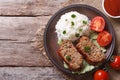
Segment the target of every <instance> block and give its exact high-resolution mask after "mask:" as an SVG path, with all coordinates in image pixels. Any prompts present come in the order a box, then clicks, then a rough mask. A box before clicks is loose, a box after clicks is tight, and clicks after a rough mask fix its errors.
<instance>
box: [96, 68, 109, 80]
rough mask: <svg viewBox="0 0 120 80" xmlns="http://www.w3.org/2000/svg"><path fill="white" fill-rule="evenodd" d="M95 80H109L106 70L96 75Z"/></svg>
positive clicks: (97, 72) (99, 71)
mask: <svg viewBox="0 0 120 80" xmlns="http://www.w3.org/2000/svg"><path fill="white" fill-rule="evenodd" d="M94 80H109V75H108V73H107V72H106V71H104V70H98V71H96V72H95V73H94Z"/></svg>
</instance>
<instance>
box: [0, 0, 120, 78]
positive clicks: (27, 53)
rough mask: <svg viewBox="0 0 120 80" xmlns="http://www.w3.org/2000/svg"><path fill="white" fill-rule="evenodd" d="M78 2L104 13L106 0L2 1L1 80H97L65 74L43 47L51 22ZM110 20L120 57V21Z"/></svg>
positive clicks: (0, 28) (0, 0) (0, 30)
mask: <svg viewBox="0 0 120 80" xmlns="http://www.w3.org/2000/svg"><path fill="white" fill-rule="evenodd" d="M76 3H77V4H86V5H91V6H93V7H95V8H97V9H99V10H100V11H102V12H103V9H102V6H101V4H102V0H0V34H1V35H0V66H1V67H0V80H88V78H89V80H93V79H92V76H93V75H87V76H84V77H76V76H69V75H66V74H64V73H62V72H61V71H59V70H58V69H57V68H56V67H55V66H54V65H53V64H52V63H51V62H50V61H49V59H48V58H47V56H46V53H45V51H44V47H43V32H44V29H45V25H46V24H47V21H48V20H49V19H50V17H51V16H52V15H53V14H54V13H55V12H56V11H58V10H59V9H60V8H62V7H64V6H67V5H70V4H76ZM103 13H104V12H103ZM108 18H109V17H108ZM109 20H110V21H111V23H112V24H113V27H114V30H115V34H116V48H115V52H116V53H119V54H120V19H111V18H109ZM119 54H118V55H119ZM107 68H108V72H109V74H110V76H111V77H110V78H111V79H110V80H119V78H120V76H119V75H120V72H118V71H114V70H112V69H111V68H109V67H107Z"/></svg>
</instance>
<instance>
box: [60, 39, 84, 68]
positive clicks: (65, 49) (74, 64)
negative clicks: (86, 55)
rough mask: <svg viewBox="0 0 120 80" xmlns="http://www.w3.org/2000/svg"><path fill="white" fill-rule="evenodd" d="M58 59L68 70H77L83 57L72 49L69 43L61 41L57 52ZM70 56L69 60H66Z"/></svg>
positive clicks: (72, 46)
mask: <svg viewBox="0 0 120 80" xmlns="http://www.w3.org/2000/svg"><path fill="white" fill-rule="evenodd" d="M58 54H59V55H60V57H61V58H62V59H63V60H64V61H65V62H66V63H67V64H68V66H69V69H71V70H78V69H81V68H82V65H83V57H82V55H81V54H80V53H79V52H78V51H77V49H76V48H75V47H74V45H73V44H72V42H71V41H68V40H66V41H63V42H62V44H61V45H60V48H59V50H58ZM68 55H69V56H70V58H71V60H67V59H66V56H68Z"/></svg>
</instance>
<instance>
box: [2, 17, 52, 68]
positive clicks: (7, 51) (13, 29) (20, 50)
mask: <svg viewBox="0 0 120 80" xmlns="http://www.w3.org/2000/svg"><path fill="white" fill-rule="evenodd" d="M49 18H50V16H41V17H0V66H52V65H51V63H50V62H49V61H48V59H46V57H45V56H44V55H43V54H42V52H41V51H39V50H38V49H37V48H36V45H35V42H36V31H37V29H39V28H43V27H45V24H46V23H47V21H48V19H49ZM42 34H43V33H42ZM41 39H43V37H42V36H41ZM42 48H43V47H42Z"/></svg>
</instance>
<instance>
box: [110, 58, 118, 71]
mask: <svg viewBox="0 0 120 80" xmlns="http://www.w3.org/2000/svg"><path fill="white" fill-rule="evenodd" d="M110 66H111V67H112V68H113V69H115V70H120V56H113V59H112V60H111V62H110Z"/></svg>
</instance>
